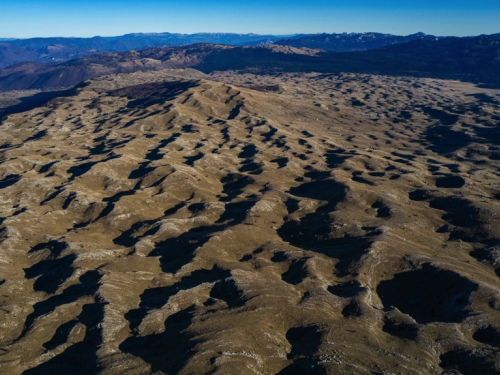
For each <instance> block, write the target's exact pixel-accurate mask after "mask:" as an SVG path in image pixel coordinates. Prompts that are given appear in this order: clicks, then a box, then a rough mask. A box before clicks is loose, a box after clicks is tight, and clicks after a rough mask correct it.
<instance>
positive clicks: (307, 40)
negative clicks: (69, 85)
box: [0, 33, 438, 68]
mask: <svg viewBox="0 0 500 375" xmlns="http://www.w3.org/2000/svg"><path fill="white" fill-rule="evenodd" d="M416 39H426V40H437V39H438V38H437V37H435V36H432V35H425V34H423V33H417V34H412V35H408V36H397V35H390V34H381V33H351V34H347V33H344V34H316V35H304V34H298V35H258V34H231V33H197V34H173V33H149V34H144V33H136V34H126V35H122V36H116V37H93V38H31V39H0V68H6V67H8V66H10V65H12V64H16V63H19V62H25V61H33V62H43V63H46V62H63V61H67V60H70V59H75V58H78V57H83V56H87V55H91V54H98V53H105V52H124V51H131V50H143V49H146V48H153V47H173V46H185V45H190V44H196V43H209V44H227V45H233V46H260V45H268V44H279V45H284V46H291V47H306V48H317V49H324V50H329V51H338V52H352V51H366V50H370V49H374V48H380V47H383V46H386V45H393V44H400V43H406V42H409V41H412V40H416Z"/></svg>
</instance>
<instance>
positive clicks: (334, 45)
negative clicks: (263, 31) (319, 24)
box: [276, 33, 439, 52]
mask: <svg viewBox="0 0 500 375" xmlns="http://www.w3.org/2000/svg"><path fill="white" fill-rule="evenodd" d="M418 39H422V40H438V39H439V38H438V37H436V36H433V35H426V34H424V33H416V34H412V35H407V36H399V35H391V34H381V33H350V34H347V33H343V34H318V35H306V36H301V37H298V38H294V39H285V40H280V41H278V42H276V44H279V45H286V46H291V47H297V48H300V47H307V48H316V49H324V50H328V51H337V52H353V51H367V50H371V49H375V48H380V47H385V46H387V45H392V44H401V43H407V42H411V41H413V40H418Z"/></svg>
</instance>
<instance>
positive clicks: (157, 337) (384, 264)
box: [0, 71, 500, 375]
mask: <svg viewBox="0 0 500 375" xmlns="http://www.w3.org/2000/svg"><path fill="white" fill-rule="evenodd" d="M197 74H199V73H196V72H194V71H188V72H185V71H184V72H175V71H160V72H142V73H134V74H131V75H117V76H108V77H101V78H99V79H96V80H93V81H88V82H86V85H85V87H81V88H79V89H77V90H75V91H74V92H73V95H72V96H68V97H63V98H57V99H54V100H52V101H51V102H49V103H48V104H46V105H45V106H41V107H38V108H34V109H32V110H30V111H27V112H23V113H18V114H12V115H10V116H8V117H7V118H5V119H4V120H3V122H2V124H1V125H0V145H1V146H0V152H1V164H0V216H1V217H2V219H1V222H2V225H1V227H0V241H1V243H0V247H1V251H0V275H1V276H0V305H1V308H0V368H1V369H2V371H1V372H2V373H4V374H21V373H22V374H28V375H31V374H47V373H51V374H68V373H74V374H90V373H102V374H148V373H151V374H177V373H179V374H208V373H210V374H301V373H308V374H343V373H345V374H389V373H391V374H439V373H442V374H445V373H446V374H464V375H467V374H476V373H484V374H486V373H497V372H498V371H500V361H499V347H500V293H499V287H500V282H499V275H500V271H499V270H500V263H499V246H500V241H499V240H500V223H499V219H498V218H499V216H498V215H499V214H500V206H499V202H498V199H499V198H500V184H499V183H500V180H499V172H498V171H499V169H498V168H499V166H500V165H499V160H500V146H499V144H500V143H499V139H498V122H499V120H500V107H499V94H500V91H493V90H485V89H478V88H476V87H474V86H473V85H471V84H463V83H458V82H453V81H439V80H431V79H413V78H412V79H410V78H391V77H383V76H369V75H354V74H344V75H319V74H284V75H281V76H254V75H248V74H247V75H236V74H232V73H231V72H226V73H214V74H212V75H211V76H209V77H206V76H203V77H201V76H199V75H197ZM179 75H181V76H182V77H180V76H179Z"/></svg>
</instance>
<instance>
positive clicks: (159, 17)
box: [0, 0, 500, 38]
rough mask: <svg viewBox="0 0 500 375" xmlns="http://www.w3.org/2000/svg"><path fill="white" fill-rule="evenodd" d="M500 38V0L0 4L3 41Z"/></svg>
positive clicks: (9, 0) (17, 0)
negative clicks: (372, 34) (342, 35)
mask: <svg viewBox="0 0 500 375" xmlns="http://www.w3.org/2000/svg"><path fill="white" fill-rule="evenodd" d="M366 31H378V32H386V33H393V34H411V33H414V32H417V31H423V32H425V33H428V34H434V35H457V36H463V35H478V34H493V33H499V32H500V0H475V1H466V0H413V1H407V0H397V1H396V0H383V1H377V0H343V1H336V0H214V1H210V0H204V1H202V0H179V1H169V0H163V1H161V0H142V1H132V0H85V1H79V0H0V38H28V37H35V36H44V37H45V36H81V37H90V36H96V35H101V36H112V35H122V34H126V33H131V32H178V33H195V32H236V33H249V32H253V33H258V34H295V33H317V32H328V33H333V32H366Z"/></svg>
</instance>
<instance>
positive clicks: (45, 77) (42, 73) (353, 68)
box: [0, 35, 500, 91]
mask: <svg viewBox="0 0 500 375" xmlns="http://www.w3.org/2000/svg"><path fill="white" fill-rule="evenodd" d="M165 68H194V69H198V70H200V71H202V72H204V73H210V72H213V71H224V70H246V71H252V72H257V73H274V72H321V73H339V72H354V73H370V74H382V75H408V76H418V77H436V78H446V79H459V80H464V81H470V82H476V83H482V84H484V85H488V86H491V87H500V37H499V36H498V35H490V36H479V37H474V38H446V39H442V40H435V41H429V40H414V41H412V42H408V43H405V44H400V45H393V46H386V47H383V48H379V49H376V50H372V51H365V52H344V53H339V52H331V51H320V50H311V49H304V48H303V49H297V48H294V47H289V46H277V45H272V46H258V47H232V46H228V45H223V46H222V45H212V44H196V45H190V46H183V47H172V48H154V49H148V50H143V51H139V52H136V51H129V52H120V53H108V54H101V55H92V56H86V57H83V58H79V59H75V60H71V61H67V62H63V63H57V64H35V63H23V64H18V65H14V66H11V67H9V68H8V69H3V70H0V90H4V91H7V90H25V89H54V88H58V87H68V86H73V85H76V84H78V83H80V82H82V81H83V80H86V79H89V78H93V77H97V76H102V75H105V74H114V73H130V72H135V71H147V70H160V69H165Z"/></svg>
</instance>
